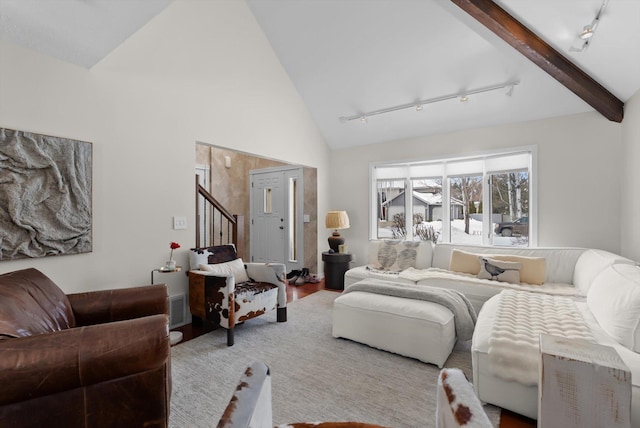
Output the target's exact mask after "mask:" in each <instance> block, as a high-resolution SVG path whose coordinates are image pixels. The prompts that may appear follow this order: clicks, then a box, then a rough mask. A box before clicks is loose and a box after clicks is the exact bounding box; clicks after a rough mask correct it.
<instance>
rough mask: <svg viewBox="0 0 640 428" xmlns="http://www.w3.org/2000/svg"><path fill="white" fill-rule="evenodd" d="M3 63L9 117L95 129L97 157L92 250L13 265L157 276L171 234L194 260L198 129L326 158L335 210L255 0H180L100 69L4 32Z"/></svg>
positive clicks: (74, 278) (112, 277)
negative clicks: (179, 219)
mask: <svg viewBox="0 0 640 428" xmlns="http://www.w3.org/2000/svg"><path fill="white" fill-rule="evenodd" d="M0 67H1V69H2V73H0V93H1V94H2V97H1V98H0V126H2V127H7V128H12V129H19V130H25V131H31V132H37V133H42V134H48V135H57V136H63V137H68V138H74V139H79V140H84V141H90V142H92V143H93V167H94V169H93V252H92V253H89V254H83V255H69V256H61V257H47V258H42V259H27V260H24V259H23V260H16V261H0V273H2V272H8V271H12V270H16V269H21V268H25V267H31V266H33V267H36V268H38V269H40V270H42V271H43V272H44V273H45V274H47V275H48V276H50V277H51V278H52V279H53V280H54V281H55V282H57V283H58V284H59V285H60V286H61V287H62V288H63V289H64V290H65V291H66V292H68V293H69V292H76V291H83V290H90V289H101V288H110V287H125V286H130V285H136V284H138V285H139V284H148V283H149V282H150V272H151V270H152V269H154V268H156V267H159V266H161V265H162V264H163V262H164V260H166V259H167V258H168V257H169V243H170V241H176V242H179V243H180V244H181V246H182V248H181V249H180V250H177V251H176V252H175V253H174V255H176V258H177V260H178V263H179V264H181V265H183V266H186V265H187V249H188V248H190V247H192V246H193V245H194V243H195V229H194V218H195V199H194V193H195V192H194V188H193V186H194V184H193V183H194V178H193V177H194V166H195V144H196V141H200V142H205V143H212V144H216V145H219V146H224V147H229V148H233V149H237V150H242V151H245V152H250V153H255V154H257V155H263V156H266V157H269V158H272V159H279V160H283V161H286V162H290V163H297V164H302V165H307V166H311V167H315V168H317V169H318V209H319V212H322V213H324V212H326V211H327V209H328V201H327V187H328V177H327V176H326V172H327V171H328V168H327V165H328V159H329V149H328V147H327V145H326V144H325V143H324V140H323V139H322V137H321V135H320V133H319V131H318V130H317V128H316V127H315V125H314V123H313V121H312V119H311V118H310V116H309V114H308V111H307V110H306V108H305V106H304V104H303V102H302V100H301V98H300V96H299V94H298V93H297V91H296V90H295V88H294V86H293V84H292V83H291V81H290V80H289V78H288V76H287V74H286V73H285V72H284V70H283V69H282V66H281V65H280V62H279V61H278V59H277V58H276V56H275V54H274V52H273V51H272V49H271V47H270V45H269V43H268V41H267V40H266V38H265V37H264V35H263V33H262V31H261V30H260V28H259V26H258V25H257V23H256V22H255V19H254V18H253V15H252V14H251V13H250V11H249V9H248V8H247V6H246V4H245V3H244V2H238V1H234V0H218V1H207V2H205V1H198V0H178V1H176V2H174V3H172V4H171V5H170V6H169V7H167V9H166V10H165V11H163V12H162V13H161V14H160V15H158V16H157V17H156V18H155V19H153V20H152V21H151V22H150V23H149V24H148V25H147V26H146V27H144V28H143V29H142V30H140V31H139V32H138V33H136V34H135V35H134V36H133V37H132V38H130V39H129V40H127V41H126V42H125V43H124V44H123V45H121V46H120V47H119V48H117V49H116V50H115V51H114V52H112V53H111V54H110V55H109V56H108V57H107V58H106V59H104V60H103V61H102V62H101V63H99V64H98V65H96V66H95V67H93V68H92V69H91V70H86V69H83V68H80V67H76V66H73V65H70V64H67V63H63V62H60V61H57V60H54V59H51V58H49V57H45V56H42V55H40V54H36V53H34V52H31V51H28V50H24V49H22V48H19V47H16V46H13V45H8V44H6V43H1V42H0ZM174 215H184V216H186V217H187V219H188V228H187V229H186V230H172V216H174ZM324 235H325V234H324V230H323V229H322V230H321V234H320V237H321V238H323V239H319V241H321V242H324ZM323 249H324V245H322V244H319V254H320V252H321V250H323ZM184 284H186V276H184Z"/></svg>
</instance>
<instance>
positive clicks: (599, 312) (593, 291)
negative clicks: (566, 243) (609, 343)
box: [587, 264, 640, 352]
mask: <svg viewBox="0 0 640 428" xmlns="http://www.w3.org/2000/svg"><path fill="white" fill-rule="evenodd" d="M587 305H588V306H589V310H590V311H591V312H592V313H593V315H594V317H595V318H596V320H597V321H598V323H599V324H600V326H601V327H602V329H603V330H604V331H606V332H607V333H608V334H609V335H611V336H612V337H613V338H614V339H615V340H616V341H618V343H620V344H622V345H623V346H625V347H627V348H629V349H631V350H632V351H634V352H640V268H639V267H637V266H633V265H630V264H616V265H611V266H609V267H607V268H605V269H604V270H603V271H602V272H600V274H598V276H596V278H595V279H594V280H593V282H592V283H591V287H590V288H589V291H588V293H587Z"/></svg>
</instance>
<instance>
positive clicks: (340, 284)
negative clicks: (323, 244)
mask: <svg viewBox="0 0 640 428" xmlns="http://www.w3.org/2000/svg"><path fill="white" fill-rule="evenodd" d="M322 261H323V262H324V286H325V287H326V288H330V289H333V290H344V274H345V272H347V271H348V270H349V263H351V254H349V253H329V252H324V253H322Z"/></svg>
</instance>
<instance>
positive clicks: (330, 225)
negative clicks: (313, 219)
mask: <svg viewBox="0 0 640 428" xmlns="http://www.w3.org/2000/svg"><path fill="white" fill-rule="evenodd" d="M325 225H326V226H327V229H348V228H349V216H348V215H347V212H346V211H329V212H328V213H327V217H326V219H325Z"/></svg>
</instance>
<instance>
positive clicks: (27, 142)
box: [0, 128, 92, 260]
mask: <svg viewBox="0 0 640 428" xmlns="http://www.w3.org/2000/svg"><path fill="white" fill-rule="evenodd" d="M91 174H92V145H91V143H87V142H84V141H78V140H72V139H69V138H61V137H51V136H48V135H40V134H35V133H31V132H24V131H16V130H12V129H5V128H0V260H13V259H20V258H27V257H45V256H53V255H63V254H80V253H87V252H91V250H92V235H91V232H92V217H91V215H92V213H91V202H92V200H91V197H92V196H91V186H92V180H91V177H92V175H91Z"/></svg>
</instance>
